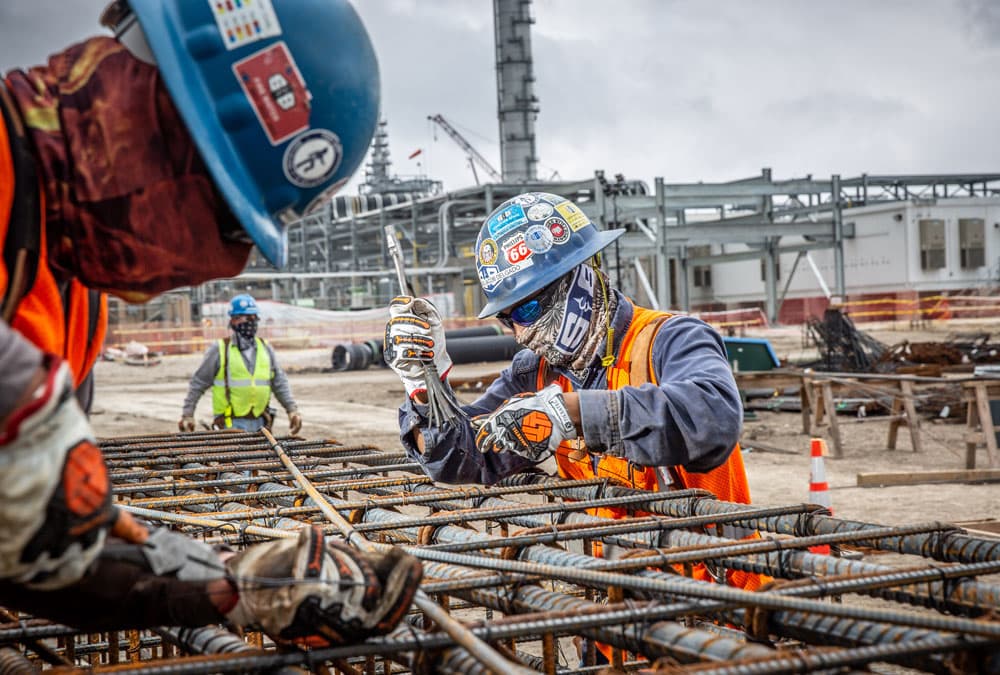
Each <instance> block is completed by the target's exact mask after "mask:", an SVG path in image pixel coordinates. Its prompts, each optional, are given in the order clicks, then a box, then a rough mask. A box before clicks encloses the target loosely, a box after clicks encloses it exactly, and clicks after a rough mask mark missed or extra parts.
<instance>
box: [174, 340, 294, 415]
mask: <svg viewBox="0 0 1000 675" xmlns="http://www.w3.org/2000/svg"><path fill="white" fill-rule="evenodd" d="M264 348H265V349H267V353H268V354H269V355H270V357H271V393H272V394H274V397H275V398H276V399H278V402H279V403H281V407H283V408H284V409H285V410H286V411H287V412H295V411H296V410H298V406H297V405H296V404H295V399H294V398H293V397H292V389H291V387H290V386H289V385H288V376H287V375H285V371H284V370H282V369H281V366H279V365H278V359H277V357H276V356H275V355H274V349H273V348H272V347H271V345H270V344H268V343H267V342H264ZM240 354H241V355H242V356H243V362H244V363H245V364H246V366H247V370H249V371H250V372H251V373H252V372H253V369H254V364H256V363H257V341H256V340H254V341H253V342H252V343H251V344H250V346H249V347H248V348H247V349H241V350H240ZM220 365H221V361H220V360H219V343H218V342H213V343H212V344H211V345H209V347H208V349H206V350H205V358H203V359H202V361H201V365H199V366H198V369H197V370H196V371H194V375H192V376H191V382H190V384H189V385H188V393H187V396H186V397H185V398H184V407H183V409H182V414H183V415H184V416H185V417H193V416H194V409H195V407H197V405H198V400H199V399H200V398H201V397H202V395H203V394H204V393H205V392H206V391H207V390H208V388H209V387H211V386H212V384H213V383H214V382H215V374H216V373H218V372H219V366H220Z"/></svg>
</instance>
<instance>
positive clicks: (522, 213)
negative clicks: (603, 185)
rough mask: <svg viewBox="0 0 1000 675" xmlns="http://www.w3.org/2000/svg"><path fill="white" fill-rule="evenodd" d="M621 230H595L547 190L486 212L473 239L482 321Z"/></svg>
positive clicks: (596, 249)
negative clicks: (482, 296)
mask: <svg viewBox="0 0 1000 675" xmlns="http://www.w3.org/2000/svg"><path fill="white" fill-rule="evenodd" d="M624 233H625V230H623V229H619V230H599V229H597V226H596V225H594V223H593V222H591V220H590V218H588V217H587V215H586V214H585V213H584V212H583V211H582V210H580V207H578V206H577V205H576V204H574V203H573V202H571V201H570V200H568V199H566V198H565V197H560V196H559V195H553V194H549V193H547V192H526V193H524V194H520V195H518V196H516V197H514V198H512V199H508V200H507V201H505V202H504V203H503V204H501V205H500V206H498V207H497V208H496V209H495V210H494V211H493V213H491V214H490V215H489V216H488V217H487V218H486V221H485V222H484V223H483V226H482V228H481V229H480V230H479V238H478V239H477V240H476V271H477V272H478V273H479V284H480V286H482V288H483V293H485V294H486V306H485V307H483V311H481V312H480V313H479V318H480V319H485V318H486V317H488V316H492V315H493V314H496V313H497V312H501V311H503V310H505V309H507V308H509V307H513V306H515V305H517V304H520V303H521V302H522V301H523V300H526V299H527V298H529V297H531V296H532V295H534V294H535V293H537V292H538V291H540V290H542V289H543V288H545V287H546V286H548V285H549V284H551V283H552V282H554V281H556V280H557V279H559V278H560V277H562V276H563V275H565V274H567V273H569V272H570V271H572V270H573V269H574V268H575V267H576V266H577V265H579V264H581V263H584V262H586V261H587V260H588V259H589V258H591V257H592V256H594V255H596V254H597V253H598V252H600V251H601V249H603V248H604V247H605V246H607V245H608V244H610V243H612V242H614V240H615V239H617V238H618V237H620V236H622V235H623V234H624Z"/></svg>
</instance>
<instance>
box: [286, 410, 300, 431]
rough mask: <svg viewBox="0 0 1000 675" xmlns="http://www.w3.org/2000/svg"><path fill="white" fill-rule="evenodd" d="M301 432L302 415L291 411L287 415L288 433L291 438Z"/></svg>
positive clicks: (296, 411)
mask: <svg viewBox="0 0 1000 675" xmlns="http://www.w3.org/2000/svg"><path fill="white" fill-rule="evenodd" d="M300 431H302V413H300V412H299V411H298V410H293V411H291V412H290V413H288V433H290V434H291V435H292V436H294V435H295V434H297V433H299V432H300Z"/></svg>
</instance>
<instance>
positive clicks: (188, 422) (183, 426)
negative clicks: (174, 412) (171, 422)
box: [177, 415, 194, 431]
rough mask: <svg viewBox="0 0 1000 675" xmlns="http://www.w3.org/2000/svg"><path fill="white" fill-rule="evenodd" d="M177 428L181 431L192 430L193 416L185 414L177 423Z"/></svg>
mask: <svg viewBox="0 0 1000 675" xmlns="http://www.w3.org/2000/svg"><path fill="white" fill-rule="evenodd" d="M177 428H178V429H180V430H181V431H194V417H192V416H191V415H185V416H184V417H182V418H181V420H180V422H178V423H177Z"/></svg>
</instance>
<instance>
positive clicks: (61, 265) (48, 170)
mask: <svg viewBox="0 0 1000 675" xmlns="http://www.w3.org/2000/svg"><path fill="white" fill-rule="evenodd" d="M6 83H7V86H8V88H9V90H10V92H11V94H12V96H13V98H14V101H15V104H16V106H17V108H18V109H19V112H20V115H21V118H22V120H23V122H24V125H25V127H26V129H27V132H28V134H29V135H30V137H31V140H32V142H33V144H34V147H35V150H36V156H37V158H38V164H39V172H40V178H41V181H40V182H41V184H42V186H43V190H44V199H45V222H46V232H45V234H46V246H47V254H48V261H49V265H50V267H52V269H53V271H54V272H55V273H56V274H57V275H58V276H59V277H61V278H64V279H65V278H68V277H71V276H75V277H77V278H78V279H79V280H80V281H82V282H83V283H84V284H85V285H86V286H88V287H90V288H95V289H99V290H103V291H107V292H109V293H113V294H114V295H117V296H119V297H121V298H123V299H125V300H129V301H132V302H141V301H144V300H148V299H149V298H150V297H152V296H154V295H157V294H159V293H162V292H164V291H166V290H169V289H171V288H177V287H179V286H195V285H197V284H200V283H202V282H204V281H207V280H209V279H214V278H219V277H231V276H235V275H237V274H239V273H240V271H241V270H242V269H243V266H244V264H245V263H246V260H247V256H248V255H249V253H250V244H249V243H246V241H245V240H241V241H236V240H234V239H233V238H232V237H237V236H240V235H242V232H241V230H240V226H239V223H238V222H237V220H236V219H235V217H234V216H233V215H232V214H231V213H230V211H229V208H228V207H227V206H226V204H225V202H224V200H223V198H222V195H221V194H220V193H219V192H218V191H217V190H216V188H215V185H214V183H213V182H212V179H211V177H210V176H209V174H208V171H207V169H206V168H205V165H204V163H203V162H202V160H201V157H200V156H199V155H198V151H197V150H196V148H195V146H194V144H193V142H192V140H191V137H190V136H189V135H188V132H187V129H186V128H185V126H184V122H183V120H182V119H181V118H180V115H179V114H178V113H177V110H176V108H175V107H174V105H173V103H172V102H171V100H170V96H169V95H168V94H167V90H166V88H165V87H164V85H163V82H162V80H161V78H160V74H159V72H158V71H157V69H156V67H155V66H152V65H150V64H148V63H144V62H143V61H140V60H139V59H137V58H135V57H134V56H132V55H131V54H130V53H129V52H128V51H127V50H126V49H125V48H124V47H123V46H122V45H120V44H119V43H118V42H116V41H115V40H112V39H111V38H93V39H90V40H87V41H86V42H82V43H80V44H77V45H74V46H72V47H70V48H68V49H67V50H65V51H63V52H61V53H59V54H56V55H54V56H52V57H50V59H49V63H48V65H47V66H38V67H35V68H31V69H30V70H28V71H27V72H24V71H22V70H16V71H13V72H11V73H9V74H8V75H7V77H6ZM223 233H226V235H224V234H223Z"/></svg>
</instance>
